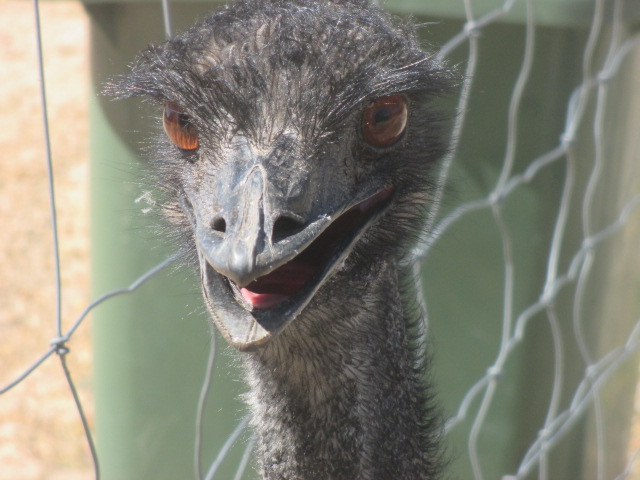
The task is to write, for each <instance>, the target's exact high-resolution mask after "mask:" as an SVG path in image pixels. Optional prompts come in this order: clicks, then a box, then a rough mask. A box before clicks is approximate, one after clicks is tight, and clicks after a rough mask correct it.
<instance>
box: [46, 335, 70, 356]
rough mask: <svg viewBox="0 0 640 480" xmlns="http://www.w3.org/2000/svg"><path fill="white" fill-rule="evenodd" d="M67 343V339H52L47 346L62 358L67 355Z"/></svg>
mask: <svg viewBox="0 0 640 480" xmlns="http://www.w3.org/2000/svg"><path fill="white" fill-rule="evenodd" d="M68 341H69V339H68V338H67V337H54V338H52V339H51V341H50V342H49V344H50V345H51V346H52V347H54V348H55V352H56V354H57V355H60V356H64V355H66V354H67V353H69V347H67V342H68Z"/></svg>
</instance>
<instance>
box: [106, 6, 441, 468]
mask: <svg viewBox="0 0 640 480" xmlns="http://www.w3.org/2000/svg"><path fill="white" fill-rule="evenodd" d="M452 78H453V75H452V74H451V73H450V72H449V71H448V70H447V69H446V68H445V67H444V66H443V65H440V64H438V63H437V62H435V60H434V59H433V57H432V56H431V55H430V54H429V53H428V52H425V51H423V50H422V49H420V47H419V45H418V43H417V41H416V38H415V33H414V30H413V28H412V27H411V26H409V25H407V24H405V23H402V22H400V21H398V20H397V19H394V18H392V17H391V16H390V15H388V14H387V13H385V12H384V11H382V10H381V9H380V8H379V7H377V6H374V5H371V4H369V3H367V2H364V1H360V0H352V1H348V0H345V1H338V0H336V1H330V0H327V1H307V0H282V1H278V0H276V1H267V0H255V1H243V2H238V3H235V4H233V5H231V6H229V7H227V8H225V9H223V10H221V11H220V12H218V13H215V14H213V15H212V16H210V17H207V18H205V19H204V20H202V21H201V22H200V23H198V24H196V25H195V26H194V27H192V28H191V29H190V30H188V31H186V32H184V33H183V34H181V35H178V36H176V37H175V38H173V39H171V40H169V41H167V42H165V43H162V44H159V45H152V46H150V47H148V48H147V49H146V50H145V51H143V52H142V53H141V54H140V55H139V57H138V58H137V59H136V61H135V63H134V64H133V66H132V70H131V73H130V74H128V75H126V76H124V77H122V78H120V79H118V80H116V81H114V82H113V83H112V84H111V85H110V86H109V87H108V88H107V91H108V93H109V94H112V95H114V96H116V97H119V98H126V97H132V96H144V97H146V98H148V99H150V100H151V101H153V102H154V103H156V104H157V105H158V107H159V111H160V112H161V113H160V115H159V117H160V118H161V122H162V126H163V132H164V133H163V134H162V136H161V137H159V141H158V146H157V148H156V149H155V150H154V152H153V153H152V154H151V155H150V159H149V160H150V165H151V170H152V173H153V175H154V178H155V179H156V181H157V183H158V184H159V186H160V190H161V191H162V192H163V205H164V211H165V212H166V215H165V216H166V218H167V220H168V222H169V224H170V225H171V229H172V230H173V231H174V233H175V232H177V235H176V236H177V237H179V238H180V239H181V245H180V248H181V251H182V252H183V254H184V258H185V259H186V260H187V261H189V262H190V263H192V264H193V265H194V266H195V267H196V268H197V269H198V270H199V272H200V278H201V284H202V291H203V294H204V298H205V302H206V304H207V307H208V310H209V312H210V314H211V317H212V319H213V321H214V323H215V325H216V326H217V328H218V330H219V331H220V332H221V334H222V335H223V336H224V337H225V339H226V340H227V341H228V342H229V343H230V344H231V345H232V346H234V347H235V348H237V349H238V350H240V351H241V353H240V357H241V358H242V361H243V363H244V365H245V371H246V377H247V381H248V383H249V386H250V391H249V393H248V394H247V397H246V400H247V402H248V404H249V406H250V409H251V413H252V425H253V428H254V429H255V432H256V435H257V438H258V447H257V460H258V462H257V463H258V466H259V470H260V474H261V475H262V477H263V478H265V479H298V480H309V479H349V480H352V479H392V478H393V479H434V478H440V472H441V464H442V454H441V447H440V443H441V442H440V430H441V423H440V419H439V417H438V415H437V414H436V411H435V409H434V407H433V405H432V400H431V397H432V394H431V391H430V388H429V385H428V384H427V382H426V381H425V378H426V376H425V371H426V369H427V367H428V365H427V361H426V359H424V358H421V357H420V355H419V353H418V352H419V349H418V348H417V345H416V327H417V325H418V322H421V321H423V319H421V318H420V311H419V308H417V305H416V301H415V291H414V289H413V281H412V278H411V276H410V270H409V269H408V268H407V267H406V266H405V267H403V266H401V265H402V262H401V260H402V259H403V256H404V255H405V254H406V252H408V250H409V249H410V247H411V246H412V244H413V243H414V242H415V240H416V238H417V236H418V234H419V233H420V232H421V230H422V229H423V228H424V223H425V216H426V212H427V211H428V209H429V208H430V206H431V204H432V202H433V201H434V199H433V197H432V195H433V193H432V192H435V189H436V188H435V184H434V182H435V180H433V179H434V178H435V176H436V175H435V171H436V167H437V161H438V159H439V158H440V157H442V155H443V153H444V151H445V148H446V147H445V143H444V142H443V140H442V132H441V131H440V130H439V127H438V125H439V121H440V116H439V114H438V113H437V112H436V111H435V107H434V106H433V103H434V100H435V99H436V98H438V97H440V96H441V95H443V94H445V93H446V92H447V91H448V90H449V88H450V84H451V83H452Z"/></svg>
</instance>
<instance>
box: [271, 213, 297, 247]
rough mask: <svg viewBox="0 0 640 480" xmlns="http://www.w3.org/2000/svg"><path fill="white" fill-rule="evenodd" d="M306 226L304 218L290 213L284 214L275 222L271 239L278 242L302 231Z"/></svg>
mask: <svg viewBox="0 0 640 480" xmlns="http://www.w3.org/2000/svg"><path fill="white" fill-rule="evenodd" d="M304 226H305V222H304V220H303V219H302V218H299V217H297V216H296V217H293V216H290V215H286V216H285V215H283V216H281V217H278V219H277V220H276V221H275V222H274V223H273V232H272V234H271V241H272V242H273V243H277V242H279V241H280V240H284V239H285V238H288V237H290V236H292V235H295V234H296V233H298V232H301V231H302V229H303V228H304Z"/></svg>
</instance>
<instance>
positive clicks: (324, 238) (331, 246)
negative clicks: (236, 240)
mask: <svg viewBox="0 0 640 480" xmlns="http://www.w3.org/2000/svg"><path fill="white" fill-rule="evenodd" d="M391 193H392V188H391V187H386V188H384V189H382V190H380V191H379V192H378V193H376V194H374V195H373V196H371V197H369V198H367V199H366V200H364V201H362V202H360V203H358V204H356V205H354V206H353V207H351V208H349V209H348V210H347V211H346V212H344V213H343V214H342V215H340V216H339V217H338V218H337V219H336V220H335V221H334V222H333V223H332V224H331V225H330V226H329V227H327V228H326V229H325V230H324V231H323V232H322V233H321V234H320V235H319V236H318V237H317V238H316V239H315V240H314V241H313V242H312V243H311V244H310V245H308V246H307V247H306V248H305V249H304V250H303V251H302V252H301V253H300V254H298V255H297V256H295V257H294V258H292V259H291V260H289V261H288V262H287V263H285V264H284V265H282V266H280V267H278V268H277V269H275V270H273V271H272V272H270V273H268V274H267V275H263V276H262V277H259V278H257V279H256V280H254V281H253V282H251V283H249V284H248V285H246V286H244V287H242V288H240V287H238V286H237V285H235V284H233V282H231V281H229V283H230V284H231V285H232V288H233V290H234V291H235V292H236V297H238V296H239V297H240V298H242V301H244V302H245V303H246V304H247V305H249V306H250V307H252V308H253V309H254V310H270V309H273V308H276V307H278V306H280V305H281V304H283V303H284V302H286V301H287V300H289V299H291V298H292V297H298V296H300V295H301V296H304V294H305V293H307V292H309V291H311V290H313V286H314V285H316V284H318V283H319V282H321V281H322V279H323V278H324V277H325V276H326V274H327V273H328V272H329V271H330V270H331V267H332V266H333V265H334V264H335V263H336V262H337V261H338V260H339V259H340V258H341V257H342V256H343V255H341V254H342V253H343V252H344V251H345V250H346V249H347V248H348V247H349V245H351V244H352V243H353V240H354V239H355V237H356V236H357V235H358V233H359V232H360V231H362V229H363V227H364V226H365V225H366V224H367V223H368V222H369V220H371V219H372V217H373V216H375V214H376V213H378V212H379V211H381V210H382V207H383V206H384V205H385V204H386V203H387V200H388V199H389V197H390V196H391Z"/></svg>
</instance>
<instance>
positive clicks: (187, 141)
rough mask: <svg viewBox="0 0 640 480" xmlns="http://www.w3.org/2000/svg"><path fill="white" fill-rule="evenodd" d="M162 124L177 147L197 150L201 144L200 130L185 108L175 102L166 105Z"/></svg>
mask: <svg viewBox="0 0 640 480" xmlns="http://www.w3.org/2000/svg"><path fill="white" fill-rule="evenodd" d="M162 125H163V126H164V131H165V132H166V134H167V136H168V137H169V139H170V140H171V141H172V142H173V143H174V144H175V145H176V147H178V148H180V149H182V150H195V149H196V148H198V145H200V142H199V141H198V130H197V129H196V127H195V126H194V125H193V123H191V119H190V118H189V116H188V115H187V114H186V113H184V110H182V109H181V108H180V107H179V106H177V105H176V104H175V103H167V105H166V106H165V107H164V114H163V115H162Z"/></svg>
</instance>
